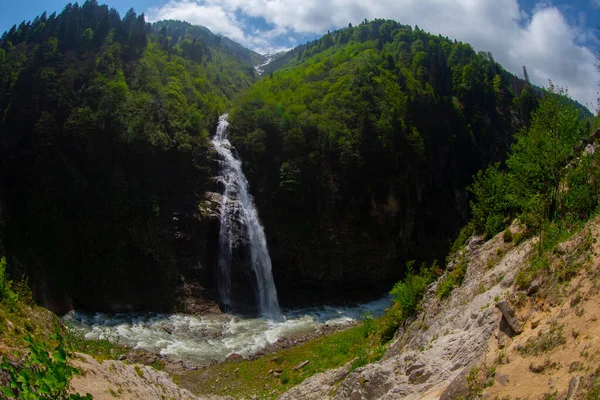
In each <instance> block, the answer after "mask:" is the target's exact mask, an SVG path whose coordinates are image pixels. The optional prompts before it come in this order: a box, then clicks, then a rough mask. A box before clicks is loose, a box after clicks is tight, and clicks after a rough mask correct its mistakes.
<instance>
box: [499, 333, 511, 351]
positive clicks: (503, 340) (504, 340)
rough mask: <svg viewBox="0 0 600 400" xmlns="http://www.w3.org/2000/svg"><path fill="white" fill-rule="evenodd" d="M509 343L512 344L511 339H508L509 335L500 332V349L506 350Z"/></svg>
mask: <svg viewBox="0 0 600 400" xmlns="http://www.w3.org/2000/svg"><path fill="white" fill-rule="evenodd" d="M509 342H510V338H509V337H508V335H507V334H506V333H504V332H502V331H499V332H498V348H500V349H503V348H505V347H506V346H507V345H508V343H509Z"/></svg>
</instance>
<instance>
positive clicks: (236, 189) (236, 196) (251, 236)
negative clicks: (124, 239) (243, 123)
mask: <svg viewBox="0 0 600 400" xmlns="http://www.w3.org/2000/svg"><path fill="white" fill-rule="evenodd" d="M228 116H229V115H228V114H223V115H221V116H220V117H219V125H218V127H217V132H216V134H215V136H214V138H213V140H212V143H213V145H214V147H215V150H216V151H217V153H219V155H220V156H221V159H220V160H219V176H218V180H219V182H221V183H222V184H223V186H224V190H223V199H222V202H221V230H220V233H219V274H220V277H219V292H220V296H221V302H222V303H223V305H224V306H225V308H231V302H232V297H231V262H232V251H233V249H232V243H233V241H234V230H235V224H241V225H242V226H243V228H244V229H243V232H244V234H245V235H246V240H247V243H248V246H249V250H250V258H251V260H250V262H251V265H252V272H253V273H254V276H255V278H256V297H257V299H258V310H259V313H260V315H261V316H262V317H265V318H271V319H277V320H280V319H282V315H281V311H280V309H279V303H278V302H277V291H276V289H275V282H274V281H273V274H272V272H271V257H269V251H268V250H267V239H266V237H265V233H264V230H263V227H262V225H261V224H260V221H259V219H258V212H257V210H256V206H255V205H254V200H253V199H252V195H251V194H250V192H249V190H248V181H247V180H246V177H245V176H244V173H243V171H242V162H241V161H240V160H239V159H238V158H236V157H235V156H234V153H233V151H232V146H231V143H229V140H228V139H227V129H228V127H229V123H228V122H227V117H228Z"/></svg>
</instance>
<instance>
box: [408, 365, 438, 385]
mask: <svg viewBox="0 0 600 400" xmlns="http://www.w3.org/2000/svg"><path fill="white" fill-rule="evenodd" d="M432 374H433V372H431V371H430V370H428V369H427V368H421V369H418V370H416V371H413V372H412V373H411V374H410V376H409V377H408V382H409V383H412V384H413V385H419V384H421V383H425V382H427V380H428V379H429V377H430V376H431V375H432Z"/></svg>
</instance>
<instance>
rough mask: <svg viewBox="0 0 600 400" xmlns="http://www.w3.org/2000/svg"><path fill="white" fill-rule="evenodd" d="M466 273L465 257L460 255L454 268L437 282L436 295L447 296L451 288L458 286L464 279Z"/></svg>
mask: <svg viewBox="0 0 600 400" xmlns="http://www.w3.org/2000/svg"><path fill="white" fill-rule="evenodd" d="M466 273H467V258H466V257H464V256H463V257H461V258H460V260H459V261H458V263H457V264H456V265H455V266H454V269H453V270H452V271H450V272H448V273H446V276H445V277H444V279H443V280H442V281H441V282H440V283H439V285H438V289H437V294H438V297H439V298H441V299H443V298H445V297H448V296H449V295H450V293H451V292H452V290H453V289H454V288H455V287H457V286H460V285H461V284H462V282H463V280H464V279H465V275H466Z"/></svg>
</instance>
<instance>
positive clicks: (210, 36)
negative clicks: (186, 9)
mask: <svg viewBox="0 0 600 400" xmlns="http://www.w3.org/2000/svg"><path fill="white" fill-rule="evenodd" d="M163 29H165V30H167V31H168V32H169V33H170V36H171V40H173V41H175V43H177V42H178V41H179V39H180V38H184V40H185V36H186V35H187V36H188V40H192V41H193V42H194V41H195V42H198V41H199V42H201V43H204V44H205V45H208V46H213V47H219V48H220V49H222V51H225V52H227V53H229V54H231V55H232V56H234V57H236V58H237V59H238V60H240V61H243V62H245V63H246V64H250V65H259V64H261V63H263V62H265V61H266V59H265V56H263V55H261V54H258V53H257V52H255V51H252V50H249V49H247V48H245V47H244V46H242V45H241V44H239V43H237V42H234V41H233V40H231V39H229V38H227V37H225V36H220V35H215V34H214V33H212V32H211V31H210V30H209V29H208V28H206V27H204V26H200V25H192V24H190V23H189V22H184V21H174V20H165V21H157V22H154V23H153V24H152V30H153V32H154V33H155V34H158V35H160V33H161V30H163Z"/></svg>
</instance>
